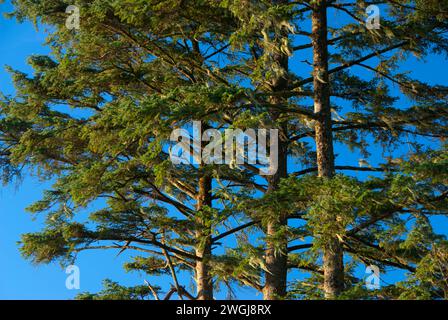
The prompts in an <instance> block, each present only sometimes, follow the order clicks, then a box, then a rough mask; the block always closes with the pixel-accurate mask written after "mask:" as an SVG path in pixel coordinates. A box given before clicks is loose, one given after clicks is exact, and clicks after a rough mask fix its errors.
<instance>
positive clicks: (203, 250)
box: [195, 175, 213, 300]
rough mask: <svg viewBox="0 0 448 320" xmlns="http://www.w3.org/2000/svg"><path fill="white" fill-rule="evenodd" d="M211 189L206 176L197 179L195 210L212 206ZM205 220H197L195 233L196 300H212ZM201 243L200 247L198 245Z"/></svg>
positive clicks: (210, 183) (210, 249)
mask: <svg viewBox="0 0 448 320" xmlns="http://www.w3.org/2000/svg"><path fill="white" fill-rule="evenodd" d="M211 189H212V179H211V178H210V176H208V175H204V176H202V177H200V178H199V190H198V197H197V204H196V210H197V212H198V213H201V214H203V213H202V210H203V209H204V207H205V206H207V207H211V206H212V197H211V194H210V191H211ZM206 223H207V218H200V217H199V218H198V219H197V224H198V226H199V230H197V231H196V240H197V241H198V244H197V247H196V255H197V256H198V257H200V258H202V260H201V261H197V262H196V270H195V273H196V274H195V276H196V291H197V292H196V293H197V299H198V300H213V281H212V277H211V275H210V267H209V261H210V258H211V255H212V248H211V233H210V230H209V229H208V227H207V226H206ZM199 243H201V244H202V245H200V244H199Z"/></svg>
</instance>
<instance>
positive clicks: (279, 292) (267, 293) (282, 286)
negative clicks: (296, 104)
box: [263, 0, 289, 300]
mask: <svg viewBox="0 0 448 320" xmlns="http://www.w3.org/2000/svg"><path fill="white" fill-rule="evenodd" d="M274 3H277V4H284V3H287V1H285V0H277V1H274ZM283 36H284V37H287V34H286V32H285V34H284V35H283ZM273 60H274V61H275V62H276V63H277V64H278V65H279V66H280V67H281V68H282V69H283V70H284V75H283V76H280V77H278V78H277V79H275V80H274V81H273V82H272V85H271V87H272V91H273V92H278V91H283V90H286V89H287V87H288V68H289V66H288V56H287V55H286V54H284V53H275V54H274V55H273ZM270 102H271V103H272V104H273V105H282V104H284V103H285V102H286V101H285V99H284V98H279V97H273V98H271V101H270ZM280 116H281V113H280V112H278V111H277V110H273V111H271V117H272V120H273V121H278V119H279V117H280ZM287 135H288V132H287V126H286V124H281V123H280V126H279V139H278V143H279V146H278V170H277V172H276V174H274V175H273V176H270V177H269V178H268V191H267V192H268V193H269V192H273V191H276V190H277V189H278V187H279V183H280V180H281V179H282V178H286V177H287V174H288V170H287V151H288V145H287V141H286V137H287ZM274 216H275V219H272V220H271V221H269V222H268V224H267V225H266V230H265V232H266V236H267V241H266V251H265V263H266V268H267V270H268V272H266V276H265V285H264V287H263V299H264V300H278V299H281V298H283V297H284V296H285V295H286V283H287V274H288V266H287V261H288V254H287V246H288V239H287V238H286V236H285V237H281V239H278V237H276V234H277V233H278V232H279V230H282V229H283V228H285V227H286V226H287V218H286V216H285V214H284V213H283V212H274ZM274 237H275V238H276V240H274V241H272V240H271V239H273V238H274Z"/></svg>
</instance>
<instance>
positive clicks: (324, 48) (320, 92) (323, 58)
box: [312, 0, 344, 299]
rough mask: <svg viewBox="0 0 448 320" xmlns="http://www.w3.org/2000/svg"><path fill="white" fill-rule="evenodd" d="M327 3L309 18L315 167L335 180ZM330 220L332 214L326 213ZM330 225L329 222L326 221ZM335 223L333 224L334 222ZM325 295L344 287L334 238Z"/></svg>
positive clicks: (327, 252) (326, 261)
mask: <svg viewBox="0 0 448 320" xmlns="http://www.w3.org/2000/svg"><path fill="white" fill-rule="evenodd" d="M327 34H328V32H327V3H326V1H325V0H320V1H317V3H316V4H315V5H314V8H313V14H312V35H313V39H312V41H313V50H314V52H313V59H314V112H315V114H316V116H317V117H318V120H317V121H316V125H315V131H316V137H315V139H316V153H317V166H318V173H319V176H320V177H323V178H331V177H333V176H334V173H335V169H334V151H333V134H332V124H331V105H330V83H329V76H328V41H327ZM328 214H329V216H330V217H331V216H332V214H331V213H328ZM328 222H329V223H331V220H329V221H328ZM335 222H336V221H335ZM323 251H324V252H323V269H324V291H325V297H326V298H327V299H333V298H336V297H337V296H338V295H339V294H340V293H341V291H342V290H343V286H344V263H343V250H342V246H341V244H340V242H339V240H338V238H337V237H330V238H329V239H328V241H327V243H326V245H325V246H324V248H323Z"/></svg>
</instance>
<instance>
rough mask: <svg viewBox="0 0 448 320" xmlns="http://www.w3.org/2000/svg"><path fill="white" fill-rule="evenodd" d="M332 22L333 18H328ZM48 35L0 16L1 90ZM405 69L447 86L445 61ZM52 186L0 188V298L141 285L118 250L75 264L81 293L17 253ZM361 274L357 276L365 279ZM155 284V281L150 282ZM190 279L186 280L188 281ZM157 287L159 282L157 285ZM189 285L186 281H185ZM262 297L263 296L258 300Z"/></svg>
mask: <svg viewBox="0 0 448 320" xmlns="http://www.w3.org/2000/svg"><path fill="white" fill-rule="evenodd" d="M9 11H11V6H10V5H9V4H8V2H7V3H6V4H0V13H4V12H9ZM329 18H330V19H332V18H333V17H332V16H330V17H329ZM44 39H45V35H44V33H43V31H42V30H40V31H37V30H36V29H35V28H34V26H33V25H32V24H30V23H24V24H18V23H17V22H16V21H15V20H7V19H5V18H4V17H3V16H0V91H1V92H3V93H7V94H13V93H14V89H13V87H12V85H11V78H10V77H9V75H8V74H7V73H6V72H5V69H4V66H5V65H9V66H12V67H13V68H15V69H18V70H21V71H25V72H30V71H31V69H30V68H29V67H28V66H27V65H26V60H27V57H29V56H30V55H32V54H44V53H48V49H47V48H45V47H44V46H43V42H44ZM404 69H409V70H412V73H413V75H414V76H416V77H418V78H419V79H420V80H423V81H427V82H429V83H440V84H446V82H447V81H446V80H447V74H446V72H447V71H448V70H447V68H446V60H444V59H442V58H441V57H430V58H429V59H428V60H427V61H426V62H425V63H423V62H418V63H417V61H416V60H415V59H411V60H410V61H409V62H408V63H406V64H405V65H404ZM340 157H341V158H340V159H344V160H346V159H353V164H354V165H356V163H357V157H356V155H350V154H345V153H344V154H342V155H340ZM48 187H49V184H48V183H43V182H39V181H38V179H36V178H35V177H29V176H28V177H25V178H24V180H23V181H21V182H20V184H17V185H10V186H6V187H2V188H1V189H0V221H1V224H0V255H1V257H2V258H1V264H0V275H1V277H0V299H70V298H73V297H74V296H75V295H76V294H77V293H79V292H80V291H91V292H96V291H98V290H100V288H101V281H102V280H103V279H106V278H109V279H112V280H115V281H119V282H120V283H121V284H124V285H136V284H143V279H145V278H144V277H143V276H142V275H139V274H136V273H125V272H124V271H123V269H122V264H123V263H124V262H125V261H126V260H127V258H129V256H128V255H126V254H123V255H121V256H119V257H116V252H101V251H95V252H90V253H84V254H81V255H80V259H79V260H78V262H77V265H78V266H79V267H80V270H81V290H80V291H70V290H67V289H66V287H65V279H66V274H65V272H64V270H63V269H62V268H61V267H60V266H59V265H56V264H54V265H44V266H43V265H40V266H33V265H31V264H30V262H29V261H26V260H24V259H23V258H22V257H21V256H20V253H19V251H18V245H17V241H19V239H20V235H21V234H23V233H27V232H33V231H37V230H39V229H40V228H41V227H42V221H41V220H40V219H37V220H34V221H33V220H32V219H31V216H30V215H29V214H28V213H27V212H26V211H25V208H26V207H27V206H28V205H30V204H31V203H33V202H34V201H35V200H38V199H39V198H40V196H41V192H42V191H43V190H44V189H46V188H48ZM436 221H437V223H436V224H435V228H436V230H437V231H439V232H441V233H445V234H446V233H447V230H448V224H447V221H446V219H442V218H440V219H437V220H436ZM360 272H361V274H358V276H359V277H362V276H363V274H362V271H360ZM146 279H148V280H151V278H146ZM396 279H397V277H396V274H389V275H388V276H387V277H385V280H386V281H387V282H392V281H394V280H396ZM184 280H186V279H184ZM154 283H155V282H154ZM187 284H188V281H187ZM237 295H238V298H245V297H246V298H247V297H251V298H257V297H256V296H254V295H252V294H250V291H246V290H238V291H237ZM258 298H260V297H259V296H258Z"/></svg>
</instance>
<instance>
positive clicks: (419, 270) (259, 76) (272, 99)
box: [0, 0, 448, 299]
mask: <svg viewBox="0 0 448 320" xmlns="http://www.w3.org/2000/svg"><path fill="white" fill-rule="evenodd" d="M15 5H16V12H15V13H14V15H15V16H16V17H18V18H19V19H32V20H41V21H42V22H44V23H47V24H50V25H53V26H56V28H57V31H56V32H55V33H53V34H52V36H51V37H50V39H49V43H50V44H51V45H52V48H53V50H54V53H53V57H33V58H31V60H30V61H31V63H32V65H33V66H34V68H35V70H36V74H35V75H34V76H33V77H32V78H29V77H27V76H26V75H25V74H23V73H20V72H18V71H15V72H14V78H15V82H16V85H17V87H18V89H19V94H18V96H17V97H14V98H5V99H3V100H4V101H3V103H2V126H1V127H0V129H1V130H2V132H3V137H4V138H3V140H2V141H4V143H5V151H6V152H5V156H7V158H6V159H7V160H6V161H10V160H12V161H13V164H16V165H21V164H27V165H35V166H37V167H38V168H39V169H40V170H41V171H42V173H43V174H46V175H50V176H53V177H55V176H56V177H58V181H57V184H56V185H55V189H54V190H52V191H51V192H48V193H47V194H46V197H45V199H44V200H43V201H41V202H39V203H38V204H36V205H34V206H33V207H32V210H33V211H45V212H48V210H49V209H50V205H52V204H54V203H57V204H58V205H60V207H59V209H58V210H56V211H55V212H54V213H50V214H49V215H48V216H49V219H48V227H47V228H46V230H44V231H43V232H41V233H37V234H28V235H25V236H24V244H23V247H22V250H23V252H24V253H25V255H28V256H32V257H34V259H35V261H36V262H46V261H50V260H53V259H54V258H57V257H65V256H66V254H67V252H71V251H76V249H79V246H80V245H88V246H87V247H86V248H88V247H89V243H90V242H91V241H96V240H104V241H122V242H125V246H123V244H119V245H116V244H112V245H109V246H112V247H114V246H115V247H118V248H119V249H120V248H121V249H123V248H131V246H133V244H135V243H140V244H148V245H152V246H154V245H155V246H156V247H158V248H159V249H160V250H161V251H160V252H158V254H156V255H157V256H162V257H163V258H164V260H162V261H161V260H157V259H154V258H147V257H146V258H141V259H140V258H139V259H137V260H136V261H134V262H133V263H131V264H129V266H128V267H129V268H134V269H139V270H144V271H146V272H148V273H153V272H161V269H164V271H165V272H171V273H172V274H173V275H174V274H175V272H173V271H172V269H173V268H171V267H170V265H175V267H176V268H179V269H185V268H186V269H188V268H192V267H193V269H194V271H195V274H196V286H197V288H198V298H203V299H210V298H211V297H212V287H211V283H210V282H211V279H212V278H213V279H215V280H217V279H221V280H223V281H225V282H226V283H231V282H232V281H237V283H238V285H249V286H252V287H254V288H255V289H256V290H259V291H260V292H262V293H263V296H264V298H265V299H284V298H301V299H313V298H328V299H335V298H371V297H376V298H379V297H380V298H391V299H392V298H426V299H428V298H440V297H442V298H446V297H447V292H448V289H447V287H446V283H445V282H444V280H443V279H446V276H447V270H446V267H445V266H446V261H447V258H446V257H447V255H448V247H447V242H446V238H445V237H444V236H443V235H439V234H437V233H436V232H435V231H434V230H433V217H434V216H440V215H442V216H443V215H446V214H447V202H448V201H447V196H448V190H447V185H448V183H447V168H448V166H447V159H448V158H447V146H446V142H445V139H446V137H447V135H448V134H447V132H448V130H447V111H446V103H447V93H448V89H447V88H446V87H445V86H443V85H430V84H427V83H424V82H423V81H420V80H419V79H413V78H412V77H411V75H409V74H408V73H407V72H406V71H403V70H401V69H400V67H401V66H403V65H404V63H405V61H406V59H408V58H409V56H410V55H414V56H416V57H418V58H424V57H426V56H429V55H430V54H434V53H435V54H442V55H446V53H447V46H446V43H447V26H448V25H447V22H446V21H447V15H448V3H447V2H446V1H436V0H429V1H412V0H409V1H408V0H394V1H392V0H387V1H348V0H347V1H337V0H313V1H287V0H278V1H277V0H275V1H274V0H269V1H250V0H232V1H229V0H226V1H212V0H210V1H205V0H204V1H180V0H178V1H175V0H171V1H138V0H126V1H118V0H117V1H114V0H110V1H101V3H100V2H98V1H79V2H78V5H79V6H80V8H81V9H82V10H81V14H82V17H81V22H82V24H81V29H80V30H78V31H75V32H74V31H70V30H67V29H66V28H65V19H66V17H67V15H66V14H65V13H64V12H65V8H66V6H67V5H68V3H65V2H64V1H57V0H45V1H40V2H39V3H35V2H34V1H27V0H17V1H15ZM370 5H374V6H378V8H379V9H380V13H381V15H380V17H379V25H375V23H374V22H376V21H373V28H371V27H372V21H371V20H369V19H368V14H369V13H368V11H369V10H367V8H368V7H369V6H370ZM370 8H375V7H370ZM335 15H337V17H338V20H337V21H332V19H331V18H330V17H335ZM375 19H378V17H376V18H375ZM63 105H68V106H71V107H74V108H75V109H74V111H66V112H64V111H61V109H60V108H61V106H63ZM77 109H80V110H83V111H82V112H81V113H80V114H77V113H76V110H77ZM192 120H200V121H201V122H202V123H203V125H204V127H207V128H208V127H213V128H219V129H221V130H222V129H224V128H239V129H247V128H275V129H278V130H279V143H278V147H279V151H280V152H279V159H278V163H279V166H278V170H277V172H276V173H275V174H274V175H272V176H260V175H259V170H258V168H257V166H251V165H247V164H245V165H243V166H241V168H238V169H237V170H235V169H234V168H228V167H226V166H220V165H204V164H202V163H201V164H200V165H199V166H176V165H173V164H172V163H171V162H170V161H169V160H168V155H167V152H166V148H165V147H166V144H167V141H168V138H169V134H170V132H171V130H173V129H174V128H179V127H181V126H182V125H185V124H187V123H189V122H190V121H192ZM8 139H9V140H8ZM403 144H407V145H408V147H409V150H410V151H409V152H403V149H402V148H401V146H402V145H403ZM350 151H354V152H355V154H358V155H359V158H360V159H359V164H358V165H357V164H356V163H353V162H351V161H353V160H350V157H348V156H347V157H344V156H342V154H348V153H349V152H350ZM372 155H374V156H372ZM369 159H371V161H369ZM352 173H355V174H352ZM362 173H365V175H362ZM218 185H220V187H217V186H218ZM104 196H107V197H108V198H109V200H108V203H107V205H105V206H104V209H103V210H101V211H99V212H96V213H95V214H94V215H93V216H92V218H93V219H94V220H95V221H96V222H97V224H98V226H99V229H97V230H95V231H92V230H87V229H86V226H85V225H84V224H82V223H78V222H76V223H75V222H71V223H68V222H67V220H68V219H69V218H71V216H72V211H73V208H72V207H73V206H72V205H70V204H69V203H70V202H72V201H74V202H75V204H76V205H77V206H83V205H85V204H86V203H88V202H90V201H92V200H98V199H99V198H100V197H104ZM148 199H151V200H154V201H156V202H157V204H154V205H148V204H147V203H146V204H145V202H144V201H147V200H148ZM185 199H187V200H185ZM218 199H219V200H221V201H223V202H222V203H223V205H222V206H221V205H220V206H214V205H213V202H214V201H216V200H218ZM188 200H189V201H192V202H193V207H191V206H188V205H185V202H186V201H188ZM166 205H169V206H171V207H174V208H175V209H176V210H177V212H179V213H181V214H182V215H183V216H184V218H178V217H172V218H171V217H170V215H169V214H168V210H167V208H166ZM223 207H224V209H223ZM231 216H233V217H237V218H239V220H238V223H237V224H232V223H230V222H228V221H227V219H228V218H229V217H231ZM148 224H149V226H150V228H147V225H148ZM223 224H224V225H231V227H230V228H229V230H227V231H224V232H223V233H221V234H220V235H215V236H214V235H212V233H213V232H214V231H217V230H218V229H219V228H217V226H218V225H219V226H222V225H223ZM219 230H222V227H221V228H220V229H219ZM187 231H193V232H192V233H191V234H190V233H189V232H187ZM242 231H243V232H242ZM249 231H253V233H249V234H251V235H252V236H247V233H248V232H249ZM139 232H143V233H139ZM148 232H149V233H150V237H148V235H147V233H148ZM165 232H167V233H165ZM229 236H235V237H236V239H237V246H236V247H232V248H227V250H226V252H225V254H223V255H213V254H212V249H213V248H214V245H218V244H219V243H220V242H221V241H224V240H226V239H227V237H229ZM254 238H258V239H254ZM225 246H226V245H225ZM179 248H180V249H179ZM135 249H137V250H140V249H141V248H140V247H139V248H135ZM144 250H146V251H145V252H146V254H149V255H150V256H151V257H152V256H153V255H152V254H151V252H148V249H147V248H145V249H144ZM179 250H180V251H179ZM169 260H172V262H171V263H169ZM163 261H165V262H166V263H167V264H164V266H165V267H164V268H159V267H158V266H159V265H161V264H162V262H163ZM361 265H377V266H379V267H380V268H382V269H383V270H384V269H386V268H394V269H397V270H403V271H404V272H406V275H405V280H404V281H402V282H400V283H397V284H394V285H391V286H386V287H383V289H381V290H378V291H373V292H370V291H367V290H365V289H364V287H363V281H362V279H360V278H359V277H356V272H355V271H356V270H357V269H359V267H360V266H361ZM294 270H298V271H300V272H303V273H306V274H307V275H308V277H307V278H305V279H304V280H303V277H300V279H301V280H297V279H293V278H291V276H290V275H296V274H297V273H295V272H294V273H289V275H288V271H294ZM173 278H174V279H175V276H174V277H173ZM173 281H174V282H175V283H176V280H173ZM111 288H112V289H111ZM114 288H115V289H114ZM110 290H115V291H116V292H117V296H121V297H124V296H131V297H136V296H132V295H129V291H128V289H125V288H122V287H119V286H116V285H113V284H112V285H111V284H108V285H107V288H106V290H105V291H104V292H103V293H100V294H99V295H97V296H95V295H94V296H90V295H85V296H84V298H95V297H96V298H101V297H105V298H108V297H112V295H111V294H110V292H111V291H110ZM175 290H177V293H178V294H180V295H181V296H182V292H183V293H184V296H185V297H187V296H192V295H191V294H190V293H189V292H187V291H188V290H185V291H183V290H184V289H182V288H180V287H179V286H178V285H177V286H175V288H174V290H172V292H171V291H170V292H169V295H170V294H172V293H173V292H175ZM139 292H140V293H141V291H139ZM154 292H155V294H154V296H158V293H157V292H156V290H155V289H154Z"/></svg>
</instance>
